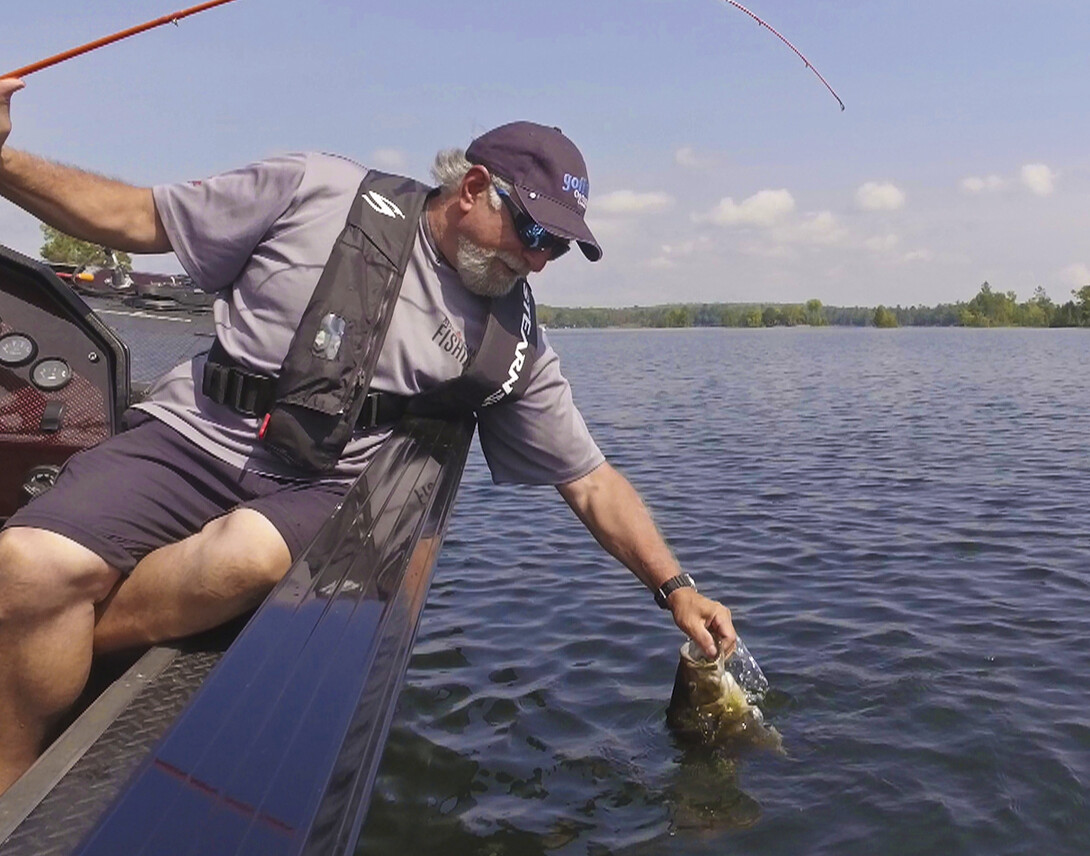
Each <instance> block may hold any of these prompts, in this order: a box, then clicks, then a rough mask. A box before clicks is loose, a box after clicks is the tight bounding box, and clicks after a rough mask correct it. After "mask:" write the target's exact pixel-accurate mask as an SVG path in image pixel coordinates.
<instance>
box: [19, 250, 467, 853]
mask: <svg viewBox="0 0 1090 856" xmlns="http://www.w3.org/2000/svg"><path fill="white" fill-rule="evenodd" d="M58 273H64V271H54V270H52V269H50V267H49V266H47V265H45V264H43V263H41V262H38V261H36V260H33V259H30V258H27V257H26V256H23V255H21V254H19V253H16V252H14V251H12V250H10V249H7V248H5V247H2V246H0V520H3V519H6V518H7V517H8V516H10V515H11V514H12V513H13V512H14V510H15V509H16V508H18V507H19V506H20V505H21V504H22V503H23V502H26V501H28V500H29V498H30V497H32V496H34V495H36V494H37V493H40V492H41V491H44V490H48V489H50V487H51V485H52V483H53V480H54V479H55V478H56V475H57V472H58V471H59V468H60V467H61V466H62V465H63V463H64V461H65V460H66V459H67V458H68V457H69V456H70V455H72V454H74V453H75V452H78V451H79V450H80V449H83V448H87V447H89V446H91V445H93V444H94V443H97V442H100V441H101V440H102V439H105V438H106V437H108V436H109V435H111V434H112V433H114V432H115V431H117V430H118V426H119V425H120V420H121V414H122V413H123V412H124V410H125V409H126V408H127V407H128V406H129V405H130V404H131V403H133V402H134V401H136V400H138V399H139V397H140V396H141V395H142V394H144V392H145V391H146V386H147V383H146V381H147V379H149V378H150V377H151V376H154V375H155V374H158V372H159V370H160V369H161V368H166V367H167V366H162V367H156V366H149V365H147V363H149V362H150V361H152V359H153V357H155V356H158V357H159V358H160V359H161V358H162V356H163V353H164V352H166V353H169V354H172V355H175V356H176V355H178V354H181V353H185V354H192V353H198V352H199V351H200V350H207V348H208V347H209V346H210V344H211V338H210V335H211V334H210V330H211V320H210V318H209V317H208V315H207V312H205V311H204V310H203V309H200V308H194V307H189V308H187V307H185V306H184V305H181V304H183V303H184V301H177V300H175V301H174V302H175V303H176V304H179V305H178V306H171V307H170V309H169V311H165V312H162V313H161V315H157V314H156V312H155V311H154V309H153V308H151V309H149V307H148V306H147V305H144V306H136V307H134V306H132V305H131V304H128V303H126V302H125V299H124V298H121V299H119V298H117V296H116V295H112V294H105V295H88V294H86V293H85V294H80V293H77V291H76V290H75V288H73V287H72V280H73V277H72V276H71V275H69V276H68V277H62V276H59V275H58ZM70 273H71V272H70ZM179 287H181V288H189V287H190V286H188V285H186V284H179ZM176 296H177V295H172V296H171V300H174V298H175V297H176ZM179 316H184V317H179ZM126 325H128V326H126ZM156 325H158V326H156ZM167 339H170V340H171V341H172V342H174V344H173V345H172V346H171V347H169V348H164V347H161V345H162V342H164V341H166V340H167ZM176 340H182V341H183V344H184V347H182V348H181V349H179V348H178V347H177V341H176ZM140 341H145V346H144V347H138V344H139V342H140ZM473 429H474V424H473V421H472V419H459V420H451V421H445V420H433V419H406V420H403V421H402V422H401V423H399V424H398V425H397V427H396V428H395V430H394V432H393V434H392V436H391V438H390V440H389V441H388V442H386V443H385V444H384V445H383V446H382V448H381V450H380V451H379V452H378V453H377V454H376V455H375V457H374V459H373V460H372V461H371V463H370V464H369V465H368V467H367V468H366V469H365V471H364V472H363V473H362V474H361V476H360V477H359V479H358V480H357V481H356V482H355V483H354V484H353V486H352V488H351V489H350V490H349V492H348V494H347V495H346V496H345V499H344V500H343V502H342V503H341V504H340V505H339V507H338V508H337V509H336V510H335V511H334V512H333V513H332V514H331V516H330V517H329V519H328V520H327V521H326V522H325V524H324V525H323V527H322V529H321V530H320V532H319V533H318V535H317V536H316V538H315V540H314V542H313V543H312V544H311V545H310V546H309V547H308V548H307V549H306V551H305V552H304V553H303V554H302V555H301V556H300V557H299V558H298V560H297V561H296V562H295V563H294V564H293V565H292V567H291V568H290V570H289V571H288V573H287V574H286V575H285V577H284V579H283V580H282V581H281V583H280V584H279V585H278V586H277V587H276V588H275V589H274V590H273V592H272V593H271V594H270V595H269V597H268V598H267V599H266V600H265V602H264V603H263V604H262V605H261V606H260V607H259V608H258V609H257V610H256V611H255V612H254V613H253V614H252V615H249V616H244V617H243V618H242V619H239V620H238V621H235V622H233V623H231V624H229V625H227V626H224V627H221V628H217V629H216V630H214V631H211V632H209V633H206V634H203V635H201V636H198V637H194V638H191V639H185V640H181V641H179V642H177V643H173V644H169V645H158V646H155V647H153V648H150V649H149V650H147V651H140V652H132V653H130V654H128V655H121V656H116V655H115V656H112V657H108V658H100V659H98V660H96V662H95V664H94V666H93V669H92V679H91V681H90V683H89V685H88V689H87V691H86V692H85V694H84V698H82V699H81V701H80V703H79V704H78V705H77V709H76V711H74V713H73V716H72V718H71V721H70V722H68V723H66V727H64V729H63V731H62V732H61V733H60V734H58V736H57V738H56V739H55V740H54V742H53V743H52V745H51V746H50V748H49V749H48V750H47V751H46V752H45V753H44V754H43V755H42V757H41V758H40V759H39V760H38V761H37V763H36V764H35V765H34V766H33V767H32V768H31V769H30V770H29V771H27V773H26V774H24V775H23V776H22V777H21V778H20V779H19V780H18V781H17V782H16V783H15V784H14V785H12V787H11V788H9V789H8V791H7V792H6V793H5V794H3V795H2V796H0V856H29V854H34V856H47V854H85V855H86V856H90V854H110V856H115V854H118V853H133V854H136V853H149V854H150V853H154V854H157V856H172V854H179V856H181V854H202V856H205V854H224V856H227V854H239V855H241V854H255V856H256V854H261V856H271V855H272V854H284V856H288V855H289V854H303V853H307V854H311V853H314V854H318V853H320V854H350V853H352V852H353V851H354V849H355V845H356V841H357V839H358V836H359V832H360V828H361V826H362V823H363V820H364V818H365V816H366V812H367V806H368V803H369V799H370V794H371V789H372V786H373V783H374V778H375V773H376V771H377V767H378V763H379V760H380V758H381V755H382V749H383V745H384V743H385V739H386V734H387V731H388V729H389V725H390V720H391V717H392V715H393V710H394V705H395V702H396V700H397V696H398V691H399V688H400V686H401V683H402V681H403V679H404V675H405V670H406V668H407V665H408V658H409V653H410V651H411V648H412V643H413V640H414V638H415V635H416V631H417V627H418V625H419V620H420V614H421V611H422V609H423V606H424V601H425V599H426V596H427V591H428V587H429V584H430V581H431V575H432V571H433V568H434V565H435V561H436V557H437V556H438V553H439V549H440V546H441V544H442V540H443V536H444V533H445V531H446V526H447V522H448V520H449V515H450V510H451V507H452V505H453V502H454V498H455V496H456V494H457V489H458V485H459V482H460V480H461V474H462V469H463V467H464V464H465V460H466V455H467V453H468V448H469V442H470V439H471V437H472V433H473ZM104 499H105V498H104Z"/></svg>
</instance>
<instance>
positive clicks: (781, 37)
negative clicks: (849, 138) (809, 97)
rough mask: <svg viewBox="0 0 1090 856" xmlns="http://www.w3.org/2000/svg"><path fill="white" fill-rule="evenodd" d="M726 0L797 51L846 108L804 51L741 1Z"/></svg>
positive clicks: (841, 107) (841, 105)
mask: <svg viewBox="0 0 1090 856" xmlns="http://www.w3.org/2000/svg"><path fill="white" fill-rule="evenodd" d="M726 2H727V3H729V4H730V5H731V6H733V7H734V8H735V9H739V10H741V11H742V12H745V13H746V14H747V15H749V17H751V18H752V19H753V20H754V21H756V22H757V23H758V24H760V25H761V26H762V27H764V28H765V29H766V30H768V31H769V32H770V33H772V35H774V36H775V37H776V38H777V39H779V40H780V41H781V42H783V43H784V44H785V45H787V46H788V47H789V48H791V50H793V51H794V52H795V55H796V56H797V57H798V58H799V59H801V60H802V61H803V62H804V63H805V64H806V67H807V68H808V69H810V71H812V72H813V73H814V74H816V75H817V78H818V80H820V81H821V82H822V83H824V84H825V88H826V89H828V90H829V92H830V93H832V96H833V98H835V99H836V103H837V104H839V105H840V109H841V110H843V109H844V102H843V101H841V100H840V96H839V95H837V94H836V91H835V90H834V89H833V87H831V86H830V85H829V81H827V80H826V79H825V78H824V77H822V76H821V72H820V71H818V70H817V69H816V68H814V66H813V65H812V64H811V63H810V60H808V59H807V58H806V57H804V56H803V55H802V51H800V50H799V49H798V48H797V47H795V46H794V45H793V44H791V42H789V41H788V40H787V39H786V38H784V37H783V36H782V35H781V34H780V33H779V32H778V31H777V30H776V29H775V28H774V27H772V26H770V25H769V24H767V23H765V22H764V21H762V20H761V19H760V18H758V17H757V16H756V15H755V14H753V12H751V11H749V9H747V8H746V7H745V6H743V5H742V4H741V3H736V2H735V0H726Z"/></svg>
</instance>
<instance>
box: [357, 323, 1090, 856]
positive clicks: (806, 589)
mask: <svg viewBox="0 0 1090 856" xmlns="http://www.w3.org/2000/svg"><path fill="white" fill-rule="evenodd" d="M551 335H552V339H553V342H554V344H555V345H556V347H557V350H558V351H559V352H560V354H561V358H562V361H563V364H564V368H565V372H566V374H567V375H568V376H569V377H570V378H571V379H572V381H573V384H574V387H575V390H576V400H577V402H578V403H579V405H580V407H581V409H582V410H583V413H584V415H585V416H586V418H587V421H588V423H589V424H590V425H591V428H592V430H593V431H594V433H595V436H596V437H597V439H598V441H599V443H600V444H601V445H602V447H603V449H604V450H605V451H606V453H607V455H608V456H609V458H610V460H611V461H612V462H613V463H614V464H615V465H616V466H617V467H618V468H620V469H621V470H622V471H623V472H625V473H626V474H627V475H628V476H629V478H630V479H631V480H632V481H633V482H634V483H635V484H636V485H637V487H638V488H639V489H640V490H641V492H642V493H643V495H644V497H645V498H646V500H647V502H648V504H649V505H650V506H651V507H652V508H653V509H654V511H655V515H656V519H657V520H658V523H659V525H660V527H661V528H662V529H663V530H664V532H665V533H666V534H667V536H668V538H669V540H670V542H671V544H672V546H673V548H674V550H675V551H676V553H677V555H678V557H679V558H680V560H681V562H682V564H683V566H684V567H685V568H686V570H688V571H689V572H691V573H692V574H693V575H694V576H695V577H696V579H697V580H698V582H699V583H700V585H701V589H702V590H703V591H705V592H708V593H710V594H712V595H713V596H715V597H718V598H719V599H721V600H723V601H724V602H725V603H727V604H728V605H729V606H730V607H731V608H732V609H733V610H734V614H735V620H736V622H737V625H738V628H739V630H740V632H741V633H742V634H743V636H744V637H745V639H746V641H747V643H748V645H749V648H750V650H751V651H752V652H753V654H754V656H755V657H756V658H757V660H758V662H759V663H760V664H761V667H762V668H763V670H764V672H765V674H766V675H767V677H768V679H769V681H770V683H771V685H772V689H773V692H774V693H775V694H776V699H777V701H776V703H775V705H773V707H772V709H770V710H768V711H767V713H768V718H769V720H770V721H771V722H772V724H774V725H775V727H776V728H777V730H779V731H780V733H781V734H782V735H783V741H784V747H785V749H786V751H787V754H786V756H784V757H779V756H776V755H774V754H772V753H763V754H762V753H751V754H747V755H744V756H742V757H739V758H732V757H726V756H722V755H715V754H713V753H709V752H707V751H703V750H692V749H689V748H686V747H683V746H682V745H681V744H679V743H678V742H676V741H675V739H674V738H673V737H672V736H671V735H670V733H669V732H668V731H667V729H666V727H665V722H664V711H665V708H666V704H667V701H668V700H669V694H670V689H671V686H672V681H673V673H674V669H675V667H676V664H677V650H678V646H679V644H680V643H681V642H682V641H683V638H682V636H681V634H680V632H679V631H677V630H676V629H675V628H674V627H673V625H672V623H671V622H670V621H669V616H668V614H667V613H664V612H662V611H660V610H659V609H657V608H656V607H655V605H654V603H653V601H652V598H651V596H650V594H649V593H648V592H646V591H645V590H644V589H643V588H642V587H641V586H640V585H639V584H637V583H636V582H635V580H634V578H632V577H631V576H630V575H629V574H628V572H627V571H625V570H624V569H622V568H620V567H619V566H618V565H617V564H616V562H614V561H613V560H612V559H611V558H609V557H607V556H606V555H605V554H604V553H602V552H601V550H600V549H599V548H598V547H597V545H596V544H595V543H594V542H593V540H592V539H591V537H590V536H589V535H588V534H587V533H586V532H585V530H583V529H582V528H581V527H580V526H579V525H578V523H577V522H576V520H575V518H574V516H572V515H571V513H570V512H569V511H568V509H567V507H566V506H565V505H564V503H563V501H562V500H560V498H559V496H558V495H557V494H556V493H555V491H553V490H552V489H549V488H542V489H499V488H495V487H493V486H492V485H491V484H490V481H489V478H488V474H487V471H486V469H485V466H484V463H483V461H482V459H481V457H480V455H479V453H477V452H475V453H474V455H473V457H472V458H471V461H470V465H469V467H468V471H467V474H466V479H465V482H464V484H463V489H462V494H461V496H460V499H459V502H458V505H457V507H456V509H455V512H454V518H453V520H452V523H451V527H450V531H449V534H448V537H447V542H446V545H445V546H444V549H443V553H442V555H441V558H440V562H439V567H438V569H437V572H436V575H435V581H434V584H433V588H432V592H431V595H430V597H429V601H428V605H427V608H426V610H425V614H424V617H423V623H422V626H421V631H420V635H419V637H418V640H417V645H416V648H415V651H414V655H413V658H412V663H411V668H410V672H409V675H408V678H407V681H406V686H405V690H404V692H403V694H402V697H401V699H400V702H399V707H398V713H397V715H396V718H395V721H394V726H393V728H392V730H391V735H390V740H389V743H388V747H387V752H386V755H385V757H384V761H383V766H382V770H381V772H380V776H379V780H378V783H377V787H376V792H375V799H374V801H373V804H372V809H371V813H370V816H369V819H368V822H367V824H366V826H365V829H364V834H363V838H362V840H361V845H360V852H361V853H374V854H383V855H384V856H385V854H398V856H402V854H407V853H412V854H414V856H424V854H444V856H456V854H490V856H498V854H537V853H557V854H582V853H593V854H598V853H633V854H642V853H648V854H686V856H688V854H724V853H726V854H730V853H739V854H742V853H745V854H785V856H786V854H790V856H797V854H802V853H805V854H809V855H810V856H812V854H837V856H842V854H857V853H858V854H872V853H873V854H938V853H942V854H989V855H990V854H1021V853H1027V854H1028V853H1034V854H1038V853H1047V854H1068V853H1070V854H1082V853H1084V852H1086V846H1087V845H1086V842H1087V841H1090V810H1088V807H1087V800H1088V796H1090V713H1088V712H1087V703H1088V701H1090V645H1088V644H1087V641H1086V640H1087V637H1088V636H1090V618H1088V616H1090V569H1088V564H1090V562H1088V557H1090V510H1088V509H1090V452H1088V446H1087V438H1088V437H1090V390H1088V384H1087V378H1088V377H1090V336H1088V335H1087V334H1086V333H1085V331H1077V330H1070V331H1061V330H1057V331H1047V330H1046V331H1034V330H956V329H955V330H947V329H939V330H935V329H927V330H908V329H905V330H891V331H877V330H841V329H815V330H805V329H794V330H755V331H749V330H688V331H632V332H628V331H617V332H609V331H603V332H597V331H585V332H584V331H556V332H554V333H552V334H551Z"/></svg>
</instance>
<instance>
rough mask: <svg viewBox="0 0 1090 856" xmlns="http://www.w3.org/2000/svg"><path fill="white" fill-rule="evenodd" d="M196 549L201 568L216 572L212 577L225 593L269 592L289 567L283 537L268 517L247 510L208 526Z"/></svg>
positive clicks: (289, 556)
mask: <svg viewBox="0 0 1090 856" xmlns="http://www.w3.org/2000/svg"><path fill="white" fill-rule="evenodd" d="M199 549H200V554H201V562H202V564H203V565H204V567H205V568H216V569H218V571H219V573H218V574H216V575H215V576H217V577H219V579H220V584H222V585H223V586H225V587H226V588H228V589H241V588H246V589H249V588H253V589H263V588H272V587H273V586H274V585H276V583H278V582H280V580H281V578H282V577H283V576H284V574H285V573H286V572H287V570H288V568H289V567H290V566H291V551H290V550H289V549H288V545H287V544H286V543H285V542H284V538H283V536H282V535H281V534H280V532H279V531H278V530H277V529H276V527H275V526H273V525H272V523H271V522H269V519H268V518H267V517H265V516H264V515H263V514H261V513H260V512H257V511H254V510H252V509H249V508H240V509H238V510H236V511H232V512H231V513H230V514H225V515H224V516H223V517H219V518H217V519H215V520H213V521H212V522H211V523H209V524H207V525H206V526H205V527H204V529H202V530H201V533H200V548H199ZM224 593H225V594H229V593H230V592H229V591H228V592H224Z"/></svg>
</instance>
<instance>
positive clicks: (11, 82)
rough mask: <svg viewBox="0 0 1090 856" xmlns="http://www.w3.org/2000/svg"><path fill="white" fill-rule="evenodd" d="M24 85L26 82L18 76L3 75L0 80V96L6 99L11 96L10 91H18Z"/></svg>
mask: <svg viewBox="0 0 1090 856" xmlns="http://www.w3.org/2000/svg"><path fill="white" fill-rule="evenodd" d="M24 86H26V84H25V83H23V81H21V80H20V79H19V78H18V77H5V78H4V79H3V80H0V98H2V99H4V100H5V101H6V100H7V99H9V98H11V96H12V93H15V92H18V91H19V90H20V89H22V88H23V87H24Z"/></svg>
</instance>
